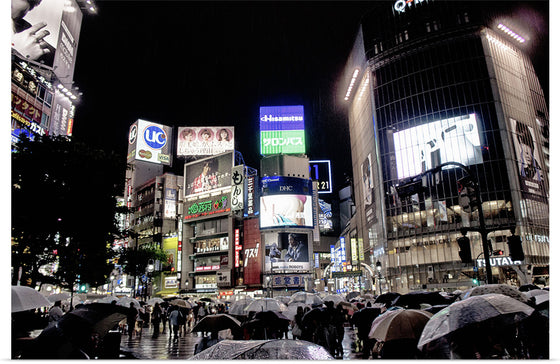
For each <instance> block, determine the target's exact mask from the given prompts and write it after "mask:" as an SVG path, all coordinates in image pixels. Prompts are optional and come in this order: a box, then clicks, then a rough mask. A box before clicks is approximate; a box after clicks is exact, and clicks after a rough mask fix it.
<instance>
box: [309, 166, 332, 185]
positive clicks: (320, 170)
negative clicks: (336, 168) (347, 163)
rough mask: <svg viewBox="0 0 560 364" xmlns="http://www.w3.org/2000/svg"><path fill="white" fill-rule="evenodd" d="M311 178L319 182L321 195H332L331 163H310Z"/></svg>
mask: <svg viewBox="0 0 560 364" xmlns="http://www.w3.org/2000/svg"><path fill="white" fill-rule="evenodd" d="M309 177H310V178H311V179H312V180H315V181H317V189H318V190H319V193H332V176H331V161H330V160H319V161H309Z"/></svg>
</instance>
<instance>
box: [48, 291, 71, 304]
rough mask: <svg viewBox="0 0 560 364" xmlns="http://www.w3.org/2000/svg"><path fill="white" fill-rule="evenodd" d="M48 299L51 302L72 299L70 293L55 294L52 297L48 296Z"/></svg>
mask: <svg viewBox="0 0 560 364" xmlns="http://www.w3.org/2000/svg"><path fill="white" fill-rule="evenodd" d="M47 299H48V300H49V301H50V302H56V301H64V300H67V299H70V293H67V292H60V293H53V294H51V295H48V296H47Z"/></svg>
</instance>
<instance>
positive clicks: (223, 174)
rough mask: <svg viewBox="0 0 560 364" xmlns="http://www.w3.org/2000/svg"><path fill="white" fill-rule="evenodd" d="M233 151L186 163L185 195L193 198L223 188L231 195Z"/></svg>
mask: <svg viewBox="0 0 560 364" xmlns="http://www.w3.org/2000/svg"><path fill="white" fill-rule="evenodd" d="M232 168H233V153H232V152H226V153H223V154H219V155H217V156H214V157H208V158H204V159H201V160H198V161H195V162H191V163H187V164H185V174H184V176H185V192H184V193H185V196H186V197H188V198H191V197H193V196H197V195H203V194H207V193H208V192H213V191H215V192H218V191H219V190H222V191H223V192H227V193H228V199H229V198H230V197H231V170H232Z"/></svg>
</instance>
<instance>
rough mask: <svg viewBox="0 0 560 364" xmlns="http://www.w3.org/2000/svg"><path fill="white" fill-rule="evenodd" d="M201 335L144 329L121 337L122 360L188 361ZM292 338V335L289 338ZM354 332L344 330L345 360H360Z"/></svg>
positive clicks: (350, 329) (348, 328)
mask: <svg viewBox="0 0 560 364" xmlns="http://www.w3.org/2000/svg"><path fill="white" fill-rule="evenodd" d="M198 335H200V333H187V334H184V335H181V336H180V337H178V338H176V339H174V338H173V337H172V336H171V335H169V331H167V332H166V333H165V334H163V333H162V334H160V335H159V336H158V337H156V338H153V337H152V329H151V328H143V330H142V332H141V333H140V334H138V335H134V336H133V337H132V338H129V337H128V335H126V334H122V335H121V355H120V358H122V359H156V360H168V359H169V360H172V359H188V358H190V357H192V356H193V355H194V350H195V345H196V344H198V342H199V341H200V340H202V337H200V336H198ZM288 337H289V338H291V337H292V336H291V333H290V334H289V336H288ZM354 338H355V335H354V330H353V329H352V328H350V327H345V329H344V340H343V341H342V347H343V350H344V353H343V357H342V359H343V360H353V359H360V358H361V353H354V352H352V348H351V345H352V342H353V341H354Z"/></svg>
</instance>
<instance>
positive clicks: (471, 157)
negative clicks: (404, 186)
mask: <svg viewBox="0 0 560 364" xmlns="http://www.w3.org/2000/svg"><path fill="white" fill-rule="evenodd" d="M393 141H394V144H395V154H396V162H397V175H398V178H399V179H403V178H407V177H411V176H416V175H418V174H420V173H422V172H425V171H427V170H429V169H431V168H434V167H437V166H438V165H440V164H443V163H446V162H458V163H461V164H464V165H472V164H478V163H482V150H481V148H480V147H481V143H480V136H479V132H478V123H477V118H476V115H475V114H470V115H463V116H459V117H456V118H451V119H445V120H438V121H434V122H431V123H426V124H422V125H418V126H415V127H412V128H408V129H405V130H401V131H398V132H395V133H394V134H393Z"/></svg>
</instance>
